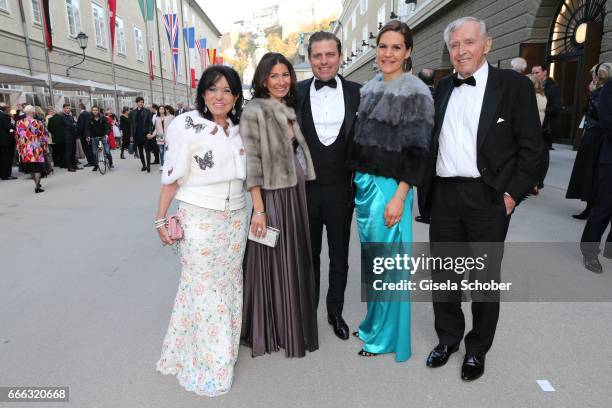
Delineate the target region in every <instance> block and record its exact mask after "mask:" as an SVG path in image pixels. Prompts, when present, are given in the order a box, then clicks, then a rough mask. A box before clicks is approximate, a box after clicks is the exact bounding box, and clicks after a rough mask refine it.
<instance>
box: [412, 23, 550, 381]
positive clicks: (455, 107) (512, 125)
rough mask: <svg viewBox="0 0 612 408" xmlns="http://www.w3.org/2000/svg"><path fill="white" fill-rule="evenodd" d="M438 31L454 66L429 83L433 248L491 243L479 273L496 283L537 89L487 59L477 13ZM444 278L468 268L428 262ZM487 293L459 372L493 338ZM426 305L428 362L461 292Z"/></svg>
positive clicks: (469, 374)
mask: <svg viewBox="0 0 612 408" xmlns="http://www.w3.org/2000/svg"><path fill="white" fill-rule="evenodd" d="M444 39H445V42H446V45H447V47H448V49H449V53H450V58H451V62H452V64H453V67H454V68H455V70H456V73H455V74H453V75H451V76H447V77H445V78H444V79H442V80H441V81H440V83H439V84H438V86H437V88H436V100H435V107H436V116H435V125H434V131H433V137H432V146H431V154H432V160H431V165H430V166H429V170H428V174H427V176H426V178H425V182H424V183H423V184H424V185H423V187H424V189H425V190H426V191H424V193H425V194H426V199H425V207H426V210H427V212H428V213H429V214H430V215H431V224H430V230H429V233H430V241H431V248H432V254H433V255H442V256H444V255H445V254H444V253H443V254H440V253H439V251H440V249H439V248H441V247H443V246H446V248H444V249H442V251H443V252H444V251H445V250H447V249H448V248H449V247H450V245H448V244H444V243H454V244H453V245H454V246H453V247H452V249H451V251H457V248H459V250H458V251H459V252H460V253H461V254H462V255H464V252H462V251H469V252H468V256H483V255H482V254H481V253H478V254H476V253H473V252H474V249H473V246H474V245H475V243H496V244H494V245H493V250H492V252H490V253H488V258H487V262H486V264H487V268H486V274H487V277H488V279H494V280H496V281H498V282H499V279H500V271H501V261H502V256H503V242H504V240H505V238H506V233H507V230H508V223H509V221H510V215H511V214H512V212H513V211H514V208H515V206H516V205H517V204H518V203H520V202H521V201H522V200H523V199H524V198H525V197H526V196H527V195H528V193H529V191H530V190H531V189H532V187H533V186H534V185H535V183H536V180H537V166H538V160H539V157H540V152H541V150H542V142H541V136H540V121H539V118H538V109H537V104H536V98H535V93H534V92H533V85H532V84H531V82H530V81H529V79H528V78H526V77H525V76H522V75H520V74H518V73H517V72H514V71H512V70H500V69H497V68H494V67H492V66H491V65H489V64H488V63H487V60H486V56H487V53H488V52H489V50H490V49H491V45H492V39H491V37H490V36H489V35H488V33H487V28H486V25H485V23H484V22H483V21H480V20H478V19H476V18H473V17H463V18H460V19H458V20H455V21H453V22H452V23H450V24H449V25H448V27H447V28H446V30H445V31H444ZM457 243H459V244H457ZM461 243H464V244H461ZM471 252H472V253H471ZM447 278H449V279H455V280H461V279H464V278H465V277H464V276H462V275H460V274H459V273H456V271H454V270H450V271H446V272H444V271H434V276H433V279H434V280H435V279H444V281H445V280H446V279H447ZM470 278H473V276H472V275H470ZM478 279H479V280H480V278H478ZM441 295H444V297H442V296H441ZM473 295H474V294H473ZM487 300H488V301H487V302H476V301H474V302H472V317H473V328H472V330H471V331H470V332H469V333H468V334H467V335H466V336H465V349H466V354H465V357H464V360H463V365H462V368H461V377H462V379H463V380H465V381H470V380H475V379H477V378H478V377H480V376H481V375H482V374H483V373H484V367H485V355H486V353H487V352H488V351H489V349H490V347H491V345H492V343H493V337H494V335H495V329H496V326H497V320H498V316H499V293H498V292H493V293H490V294H489V295H488V299H487ZM433 308H434V316H435V329H436V333H437V335H438V339H439V344H438V345H437V346H436V347H435V348H434V349H433V351H432V352H431V353H430V354H429V356H428V358H427V366H429V367H440V366H442V365H444V364H446V362H447V361H448V358H449V356H450V355H451V354H452V353H454V352H455V351H457V350H458V348H459V344H460V342H461V340H462V338H463V335H464V329H465V321H464V316H463V312H462V310H461V291H460V290H457V291H453V290H449V291H447V292H444V293H441V294H439V293H438V294H436V293H434V301H433Z"/></svg>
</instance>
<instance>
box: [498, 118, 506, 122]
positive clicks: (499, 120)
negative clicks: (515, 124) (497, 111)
mask: <svg viewBox="0 0 612 408" xmlns="http://www.w3.org/2000/svg"><path fill="white" fill-rule="evenodd" d="M502 122H505V120H504V119H503V118H499V119H497V123H502Z"/></svg>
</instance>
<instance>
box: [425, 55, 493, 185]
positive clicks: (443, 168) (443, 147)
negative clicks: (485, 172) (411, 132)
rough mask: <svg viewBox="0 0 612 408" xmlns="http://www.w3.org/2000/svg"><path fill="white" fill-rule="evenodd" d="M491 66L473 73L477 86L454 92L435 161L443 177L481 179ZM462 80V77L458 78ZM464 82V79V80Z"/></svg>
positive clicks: (449, 103)
mask: <svg viewBox="0 0 612 408" xmlns="http://www.w3.org/2000/svg"><path fill="white" fill-rule="evenodd" d="M488 77H489V64H488V63H487V62H485V63H484V64H483V66H482V67H480V68H479V69H478V70H477V71H476V72H475V73H474V79H475V80H476V86H471V85H467V84H463V85H461V86H458V87H455V88H454V89H453V91H452V93H451V96H450V99H449V101H448V105H447V107H446V113H445V114H444V121H443V122H442V129H441V130H440V139H439V143H440V148H439V150H438V160H437V162H436V174H437V175H438V176H440V177H480V176H481V174H480V172H479V171H478V165H477V164H476V163H477V162H476V150H477V136H478V124H479V122H480V111H481V109H482V103H483V99H484V93H485V88H486V86H487V78H488ZM459 78H462V77H461V76H460V75H459ZM462 79H463V78H462Z"/></svg>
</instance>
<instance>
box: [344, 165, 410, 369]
mask: <svg viewBox="0 0 612 408" xmlns="http://www.w3.org/2000/svg"><path fill="white" fill-rule="evenodd" d="M355 184H356V186H357V194H356V197H355V213H356V216H357V226H358V228H359V238H360V240H361V242H362V243H366V242H379V243H380V242H382V243H400V242H408V243H409V242H412V200H413V195H414V193H413V191H412V189H410V191H409V192H408V196H407V197H406V202H405V205H404V213H403V214H402V218H401V220H400V222H399V223H397V224H395V225H394V226H393V227H391V228H387V227H386V226H385V219H384V217H383V214H384V211H385V206H386V205H387V202H388V201H389V200H390V199H391V198H392V197H393V194H394V193H395V190H396V189H397V181H396V180H394V179H391V178H385V177H380V176H373V175H371V174H365V173H359V172H357V173H356V174H355ZM403 296H404V299H405V294H404V295H403ZM359 338H360V339H361V340H362V341H363V342H364V347H363V349H364V350H365V351H367V352H369V353H376V354H382V353H395V361H397V362H402V361H406V360H408V359H409V358H410V355H411V351H410V302H409V301H393V302H368V306H367V313H366V316H365V318H364V319H363V321H362V322H361V325H360V326H359Z"/></svg>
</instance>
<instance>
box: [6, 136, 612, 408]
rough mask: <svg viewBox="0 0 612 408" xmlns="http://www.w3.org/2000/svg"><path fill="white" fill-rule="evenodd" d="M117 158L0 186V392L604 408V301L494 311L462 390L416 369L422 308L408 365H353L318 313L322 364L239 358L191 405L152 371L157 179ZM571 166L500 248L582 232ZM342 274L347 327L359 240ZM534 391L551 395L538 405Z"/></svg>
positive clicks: (172, 262) (165, 278)
mask: <svg viewBox="0 0 612 408" xmlns="http://www.w3.org/2000/svg"><path fill="white" fill-rule="evenodd" d="M114 155H115V163H116V170H114V171H111V172H109V173H107V174H106V175H104V176H101V175H100V174H98V173H92V172H91V171H90V170H88V169H85V170H83V171H80V172H77V173H67V172H66V171H65V170H57V171H56V174H54V175H53V176H51V177H49V178H47V179H44V180H43V185H44V187H45V188H46V192H44V193H42V194H36V195H35V194H34V191H33V189H34V188H33V183H32V182H31V181H30V180H26V176H24V175H20V176H19V180H14V181H0V223H1V224H0V225H1V226H2V227H1V228H2V229H1V230H2V233H1V234H0V248H2V249H1V250H0V265H1V267H0V271H1V272H0V282H1V284H0V386H41V385H48V386H69V387H70V397H71V398H70V403H68V404H59V403H49V404H45V406H49V407H54V406H67V407H79V408H81V407H82V408H89V407H113V408H118V407H126V408H136V407H146V408H153V407H164V408H167V407H181V408H188V407H241V406H249V407H266V408H274V407H279V408H280V407H310V408H312V407H369V408H371V407H385V408H387V407H402V408H403V407H449V406H453V407H461V408H462V407H508V408H510V407H512V408H514V407H538V408H540V407H555V408H558V407H572V408H573V407H576V406H580V407H607V406H610V402H611V401H612V390H611V389H610V387H609V383H610V378H611V377H612V364H611V358H610V351H609V339H610V338H612V319H610V316H611V315H612V313H611V312H612V303H604V302H584V303H576V302H574V303H569V302H558V303H504V304H502V308H501V309H502V310H501V317H500V321H499V325H498V331H497V335H496V338H495V343H494V345H493V348H492V350H491V351H490V353H489V354H488V355H487V361H486V363H487V365H486V372H485V375H484V377H482V378H481V379H479V380H478V381H475V382H473V383H464V382H463V381H461V379H460V377H459V371H460V367H461V361H462V355H463V352H464V349H463V346H462V349H461V351H460V352H459V353H456V354H454V355H453V356H452V357H451V359H450V361H449V363H448V364H447V365H446V366H444V367H442V368H438V369H429V368H427V367H425V358H426V356H427V354H428V352H429V351H430V349H431V347H433V346H434V345H435V344H436V336H435V332H434V329H433V313H432V308H431V305H430V304H428V303H413V308H412V352H413V356H412V358H411V359H410V360H408V361H407V362H405V363H401V364H398V363H396V362H395V361H394V360H393V357H392V356H390V355H385V356H379V357H375V358H369V359H364V358H362V357H359V356H358V355H357V351H358V350H359V348H360V343H359V342H358V341H357V340H355V339H352V338H351V339H350V340H348V341H346V342H345V341H341V340H339V339H337V338H336V337H335V336H334V335H333V333H332V331H331V328H330V327H329V326H328V324H327V322H326V319H325V311H324V308H320V309H319V344H320V349H319V350H318V351H316V352H314V353H311V354H309V355H307V356H306V357H305V358H302V359H286V358H285V357H284V355H283V354H282V352H280V353H275V354H274V355H269V356H263V357H258V358H256V359H252V358H251V356H250V350H249V349H247V348H241V350H240V356H239V361H238V364H237V367H236V376H235V379H234V387H233V389H232V391H231V392H230V393H229V394H228V395H227V396H224V397H219V398H216V399H209V398H206V397H198V396H196V395H195V394H192V393H189V392H186V391H184V390H183V389H182V388H181V387H180V386H179V385H178V383H177V381H176V379H174V378H173V377H170V376H162V375H160V374H158V373H156V372H155V362H156V361H157V358H158V357H159V352H160V347H161V342H162V339H163V336H164V334H165V330H166V328H167V324H168V320H169V317H170V311H171V307H172V304H173V301H174V295H175V293H176V289H177V283H178V277H179V265H178V260H177V256H176V255H175V254H174V253H172V251H171V250H170V249H168V248H164V247H162V246H161V244H160V242H159V240H158V238H157V235H156V233H155V230H154V228H153V220H154V217H155V211H156V206H157V197H158V192H159V173H158V172H157V167H155V170H154V171H153V172H152V173H151V174H146V173H141V172H140V171H139V170H140V162H139V161H138V160H134V159H131V158H130V159H128V160H119V158H118V155H117V154H116V152H115V154H114ZM574 156H575V153H574V152H572V151H571V150H569V149H567V148H565V147H557V150H555V151H553V152H552V159H551V169H550V173H549V176H548V179H547V183H546V188H545V189H544V190H543V191H542V192H541V194H540V195H539V196H538V197H537V198H530V199H529V200H527V202H525V203H524V204H522V205H521V206H520V207H519V209H518V210H517V212H516V215H515V216H514V217H513V220H512V223H511V227H510V232H509V236H508V239H509V241H515V242H540V241H541V242H551V241H555V242H576V241H577V240H578V239H579V237H580V234H581V232H582V227H583V225H584V224H583V222H581V221H577V220H574V219H573V218H571V217H570V215H571V214H574V213H577V212H579V211H581V210H582V207H583V205H582V204H581V203H579V202H577V201H575V200H572V201H570V200H565V199H564V194H565V188H566V186H567V181H568V179H569V173H570V171H571V166H572V163H573V158H574ZM414 236H415V240H417V241H426V240H427V236H428V234H427V228H426V226H425V225H423V224H418V223H415V225H414ZM570 252H571V251H570ZM556 255H557V254H546V255H543V256H544V257H554V256H556ZM565 255H567V256H568V259H569V261H568V262H570V264H571V267H573V268H575V273H576V274H577V279H583V280H584V282H588V283H590V284H591V283H593V282H595V283H597V282H602V284H603V283H605V282H609V280H607V279H609V278H607V277H609V276H610V275H612V261H610V260H606V259H602V263H603V264H604V269H605V271H604V274H603V275H602V276H597V275H594V274H592V273H590V272H588V271H586V270H585V269H584V268H582V266H581V262H580V258H579V256H578V252H577V250H576V254H575V256H573V255H572V254H571V253H570V254H565ZM541 261H542V260H541ZM543 261H544V264H545V263H546V259H544V260H543ZM525 262H526V265H525V268H526V269H529V264H528V262H529V261H525ZM323 264H326V258H325V255H324V262H323ZM350 267H351V270H350V277H349V284H348V288H347V292H346V305H345V313H344V316H345V318H346V320H347V322H348V324H349V326H350V328H351V329H356V327H357V325H358V324H359V322H360V319H361V318H362V317H363V314H364V311H365V304H363V303H361V302H360V286H359V240H358V237H357V234H356V231H355V228H353V236H352V242H351V264H350ZM321 275H322V278H323V279H322V280H323V284H322V286H323V287H322V293H325V290H326V287H325V286H326V282H325V281H326V279H325V277H326V276H327V274H326V272H325V271H322V274H321ZM598 280H599V281H598ZM465 312H466V315H469V313H467V312H469V309H468V308H467V305H466V306H465ZM470 326H471V325H470V323H469V322H468V323H467V327H468V328H469V327H470ZM542 379H545V380H548V381H550V383H551V384H552V385H553V387H554V388H555V389H556V391H554V392H544V391H542V390H541V389H540V387H539V386H538V385H537V383H536V380H542ZM0 406H7V407H8V406H15V407H30V406H32V407H33V406H40V404H33V403H32V404H29V403H20V404H16V403H15V404H8V403H4V404H2V403H0Z"/></svg>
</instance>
